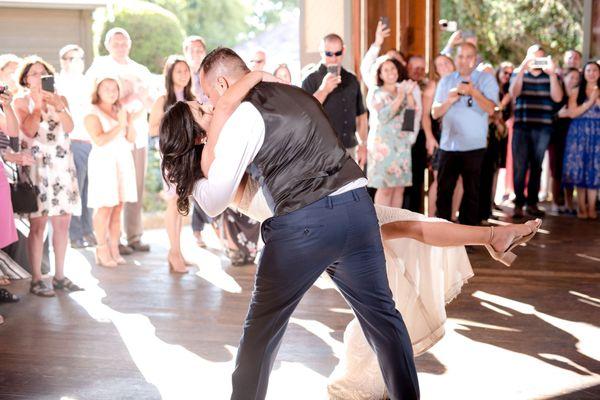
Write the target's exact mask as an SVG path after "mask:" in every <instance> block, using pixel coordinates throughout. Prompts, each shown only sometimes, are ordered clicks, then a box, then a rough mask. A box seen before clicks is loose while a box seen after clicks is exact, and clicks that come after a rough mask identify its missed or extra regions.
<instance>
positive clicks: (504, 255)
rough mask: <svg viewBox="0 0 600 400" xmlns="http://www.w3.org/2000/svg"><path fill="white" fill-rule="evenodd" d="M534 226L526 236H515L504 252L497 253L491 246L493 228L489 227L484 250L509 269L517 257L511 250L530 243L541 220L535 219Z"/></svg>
mask: <svg viewBox="0 0 600 400" xmlns="http://www.w3.org/2000/svg"><path fill="white" fill-rule="evenodd" d="M535 222H536V225H535V227H534V228H533V230H532V231H531V232H530V233H529V234H527V235H520V236H517V237H515V238H514V239H513V241H512V242H511V243H510V244H509V245H508V247H507V248H506V250H504V251H498V250H496V249H494V247H493V246H492V244H491V243H492V241H493V240H494V227H493V226H491V227H490V240H489V244H486V245H485V248H486V249H487V251H488V252H489V253H490V256H491V257H492V258H493V259H494V260H496V261H499V262H501V263H502V264H504V265H506V266H507V267H510V266H511V264H512V263H513V262H514V261H515V260H516V258H517V255H516V254H515V253H513V252H512V250H513V249H514V248H515V247H517V246H519V245H521V244H523V243H527V242H528V241H530V240H531V239H532V238H533V237H534V236H535V234H536V233H537V231H538V229H539V228H540V226H541V225H542V220H541V219H539V218H538V219H536V220H535Z"/></svg>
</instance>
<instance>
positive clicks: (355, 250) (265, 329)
mask: <svg viewBox="0 0 600 400" xmlns="http://www.w3.org/2000/svg"><path fill="white" fill-rule="evenodd" d="M261 233H262V236H263V240H264V242H265V247H264V249H263V253H262V258H261V260H260V263H259V266H258V269H257V271H256V281H255V286H254V292H253V294H252V300H251V302H250V309H249V311H248V315H247V317H246V321H245V323H244V332H243V335H242V339H241V341H240V347H239V350H238V355H237V360H236V367H235V371H234V373H233V377H232V381H233V394H232V396H231V398H232V399H233V400H259V399H264V398H265V396H266V393H267V385H268V380H269V374H270V372H271V369H272V367H273V363H274V361H275V357H276V355H277V351H278V349H279V346H280V345H281V341H282V338H283V335H284V333H285V329H286V327H287V324H288V321H289V319H290V316H291V315H292V312H293V311H294V309H295V308H296V306H297V305H298V303H299V302H300V300H301V299H302V296H303V295H304V293H306V291H307V290H308V289H309V288H310V287H311V286H312V284H313V283H314V282H315V281H316V280H317V278H318V277H319V276H320V275H321V273H323V271H327V273H328V274H329V275H330V276H331V278H332V279H333V281H334V282H335V284H336V285H337V287H338V288H339V289H340V292H341V293H342V295H343V296H344V297H345V299H346V301H347V302H348V303H349V304H350V306H351V307H352V309H353V310H354V313H355V314H356V316H357V318H358V321H359V322H360V325H361V327H362V329H363V332H364V333H365V336H366V338H367V341H368V342H369V344H370V345H371V347H372V348H373V349H374V350H375V352H376V354H377V358H378V360H379V365H380V367H381V370H382V372H383V378H384V381H385V384H386V387H387V389H388V393H389V396H390V398H391V399H392V400H400V399H402V400H413V399H418V398H419V386H418V381H417V372H416V369H415V364H414V359H413V352H412V347H411V342H410V338H409V336H408V332H407V330H406V326H405V325H404V322H403V321H402V317H401V316H400V313H399V312H398V310H396V307H395V304H394V300H393V299H392V293H391V291H390V288H389V283H388V278H387V274H386V265H385V256H384V253H383V246H382V244H381V235H380V232H379V225H378V222H377V217H376V215H375V208H374V207H373V202H372V201H371V198H370V197H369V194H368V193H367V190H366V189H364V188H362V189H356V190H353V191H350V192H347V193H344V194H341V195H338V196H329V197H325V198H323V199H321V200H319V201H317V202H315V203H313V204H310V205H308V206H306V207H304V208H301V209H299V210H297V211H294V212H291V213H289V214H285V215H281V216H277V217H273V218H269V219H267V220H266V221H265V222H264V223H263V224H262V227H261ZM297 384H298V385H300V384H301V383H300V382H297Z"/></svg>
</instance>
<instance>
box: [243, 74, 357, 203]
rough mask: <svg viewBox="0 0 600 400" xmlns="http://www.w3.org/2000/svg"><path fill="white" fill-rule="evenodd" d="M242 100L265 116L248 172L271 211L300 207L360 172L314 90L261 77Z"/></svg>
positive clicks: (342, 184)
mask: <svg viewBox="0 0 600 400" xmlns="http://www.w3.org/2000/svg"><path fill="white" fill-rule="evenodd" d="M245 101H248V102H250V103H251V104H252V105H254V106H255V107H256V109H257V110H258V111H259V112H260V114H261V115H262V117H263V119H264V121H265V139H264V143H263V145H262V147H261V148H260V150H259V151H258V154H257V155H256V157H255V158H254V161H253V162H252V163H251V164H250V166H249V172H250V174H251V175H252V177H253V178H254V179H255V180H256V181H258V183H259V184H260V186H261V187H262V189H263V192H264V194H265V197H266V199H267V202H268V203H269V207H270V208H271V210H272V211H273V212H274V214H275V215H282V214H287V213H289V212H292V211H295V210H298V209H300V208H302V207H304V206H306V205H309V204H311V203H314V202H315V201H317V200H320V199H322V198H323V197H325V196H328V195H330V194H332V193H333V192H335V191H336V190H338V189H339V188H341V187H342V186H344V185H346V184H347V183H350V182H352V181H354V180H356V179H359V178H362V177H364V174H363V172H362V170H361V169H360V167H359V166H358V165H357V164H356V163H355V162H354V161H353V160H352V158H350V156H349V155H348V154H347V153H346V150H345V149H344V147H343V146H342V145H341V143H340V142H339V139H338V138H337V135H336V134H335V131H334V129H333V127H332V126H331V123H330V122H329V119H328V118H327V116H326V115H325V113H324V112H323V108H322V107H321V104H320V103H319V102H318V101H317V100H316V99H315V98H314V97H313V96H312V95H310V94H308V93H306V92H305V91H304V90H302V89H300V88H297V87H294V86H291V85H284V84H278V83H267V82H263V83H259V84H258V85H257V86H256V87H255V88H254V89H252V91H251V92H250V93H249V94H248V96H247V97H246V99H245Z"/></svg>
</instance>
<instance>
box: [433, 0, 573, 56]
mask: <svg viewBox="0 0 600 400" xmlns="http://www.w3.org/2000/svg"><path fill="white" fill-rule="evenodd" d="M583 1H584V0H511V1H506V0H477V1H475V0H470V1H464V0H442V3H441V8H442V9H441V18H444V19H447V20H454V21H457V22H458V26H459V29H465V30H472V31H473V32H475V34H476V35H477V38H478V47H479V51H480V52H481V53H482V55H483V58H484V59H485V60H486V61H489V62H491V63H493V64H495V65H497V64H498V63H500V62H502V61H505V60H508V61H512V62H514V63H520V62H521V61H522V60H523V58H524V56H525V53H526V51H527V48H528V47H529V46H530V45H532V44H534V43H539V44H540V45H542V47H544V48H545V49H546V51H547V52H548V54H549V55H552V56H553V57H555V59H556V58H559V57H560V56H561V55H562V54H563V53H564V52H565V51H566V50H568V49H578V50H581V45H582V38H583V29H582V23H583ZM448 37H449V34H448V33H444V34H443V35H442V43H445V42H446V40H447V39H448Z"/></svg>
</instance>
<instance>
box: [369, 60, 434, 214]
mask: <svg viewBox="0 0 600 400" xmlns="http://www.w3.org/2000/svg"><path fill="white" fill-rule="evenodd" d="M369 100H370V101H371V103H370V104H369V109H370V110H373V113H374V115H373V118H372V120H371V121H372V122H373V123H372V124H371V127H370V128H371V131H370V133H369V140H368V145H367V149H368V163H369V168H368V171H367V177H368V178H369V187H373V188H376V189H377V193H376V194H375V204H379V205H382V206H389V207H402V203H403V201H404V188H405V187H407V186H411V185H412V168H411V167H412V163H411V146H412V145H413V144H414V142H415V140H416V139H417V135H418V133H419V128H420V124H419V122H420V117H421V110H422V109H423V108H422V104H421V91H420V90H419V86H418V85H417V83H416V82H415V81H412V80H409V79H408V75H407V72H406V69H405V68H404V67H403V66H402V64H400V63H399V62H398V61H397V60H395V59H393V58H390V59H388V60H386V61H384V62H383V63H381V64H380V65H379V68H377V88H376V89H375V91H374V92H373V96H372V97H370V98H369Z"/></svg>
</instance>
